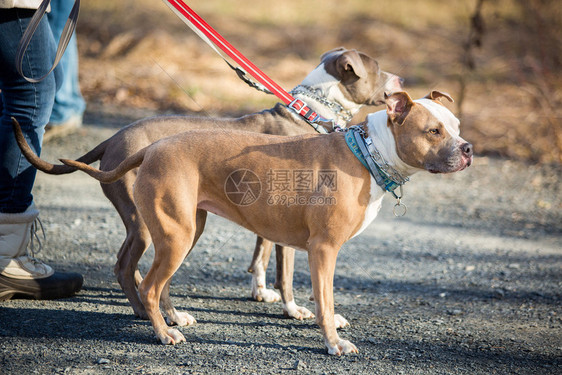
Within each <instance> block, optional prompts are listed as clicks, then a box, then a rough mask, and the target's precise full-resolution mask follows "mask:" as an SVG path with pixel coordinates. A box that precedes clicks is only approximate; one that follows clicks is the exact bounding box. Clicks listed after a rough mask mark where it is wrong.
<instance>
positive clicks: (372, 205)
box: [351, 176, 384, 238]
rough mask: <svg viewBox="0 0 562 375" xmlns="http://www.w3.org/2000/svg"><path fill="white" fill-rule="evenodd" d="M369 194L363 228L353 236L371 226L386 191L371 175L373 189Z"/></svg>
mask: <svg viewBox="0 0 562 375" xmlns="http://www.w3.org/2000/svg"><path fill="white" fill-rule="evenodd" d="M369 195H370V197H369V204H368V205H367V209H366V210H365V217H364V218H363V224H361V228H359V230H358V231H357V232H355V234H354V235H353V236H352V237H351V238H353V237H355V236H357V235H359V234H361V232H363V231H364V230H365V229H366V228H367V227H368V226H369V224H371V223H372V222H373V220H375V218H376V217H377V215H378V214H379V211H380V209H381V205H382V198H383V197H384V193H383V191H382V189H381V188H380V186H379V185H377V182H376V181H375V179H374V178H373V176H371V189H370V191H369Z"/></svg>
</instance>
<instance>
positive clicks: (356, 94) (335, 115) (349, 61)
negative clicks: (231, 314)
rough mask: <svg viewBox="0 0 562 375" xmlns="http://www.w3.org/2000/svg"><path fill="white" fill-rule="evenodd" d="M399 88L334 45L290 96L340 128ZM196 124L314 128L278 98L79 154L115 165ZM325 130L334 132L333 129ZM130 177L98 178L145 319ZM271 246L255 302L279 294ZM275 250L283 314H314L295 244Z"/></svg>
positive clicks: (159, 124)
mask: <svg viewBox="0 0 562 375" xmlns="http://www.w3.org/2000/svg"><path fill="white" fill-rule="evenodd" d="M399 90H401V79H400V78H399V77H397V76H395V75H392V74H389V73H386V72H384V71H381V70H380V69H379V66H378V63H377V62H376V61H375V60H374V59H372V58H371V57H369V56H367V55H365V54H363V53H361V52H358V51H355V50H346V49H344V48H338V49H335V50H332V51H329V52H327V53H325V54H324V55H323V56H322V58H321V63H320V65H319V66H318V67H317V68H316V69H314V71H312V72H311V73H310V74H309V75H308V76H307V77H306V78H305V79H304V80H303V82H302V84H301V85H299V86H297V87H296V88H295V92H294V96H295V97H297V98H300V99H302V100H304V101H305V102H306V103H307V104H308V105H309V107H311V108H312V109H313V110H314V111H315V112H317V113H319V114H320V115H322V116H324V117H325V118H330V119H335V120H336V122H337V123H338V124H339V125H340V126H342V127H345V126H346V124H347V122H348V121H350V120H351V117H352V116H353V115H354V114H355V113H356V112H357V111H358V110H359V108H360V107H361V106H362V105H364V104H366V105H378V104H382V103H384V92H385V91H389V92H393V91H399ZM194 129H213V130H215V131H216V132H221V131H222V130H225V129H239V130H247V131H254V132H260V133H266V134H277V135H297V134H305V133H314V132H315V131H314V129H313V128H312V127H311V126H310V125H308V124H307V123H306V122H305V121H303V120H302V119H301V118H300V117H299V116H297V115H295V114H294V113H293V112H292V111H291V110H289V109H287V107H285V106H283V105H281V104H278V105H276V106H275V107H274V108H272V109H269V110H266V111H263V112H259V113H255V114H251V115H247V116H244V117H241V118H238V119H227V118H224V119H213V118H202V117H194V116H160V117H154V118H148V119H144V120H140V121H138V122H135V123H133V124H131V125H129V126H127V127H125V128H123V129H121V130H120V131H119V132H118V133H116V134H115V135H114V136H112V137H111V138H109V139H108V140H106V141H104V142H102V143H101V144H100V145H98V146H97V147H95V148H94V149H93V150H92V151H90V152H88V153H87V154H85V155H84V156H82V157H80V158H79V159H78V160H79V161H82V162H85V163H88V164H90V163H93V162H94V161H96V160H100V168H101V169H102V170H109V169H113V168H115V167H116V166H117V165H118V164H119V163H120V162H122V161H123V160H125V159H126V158H127V157H128V156H130V155H132V154H134V153H135V152H137V151H139V150H140V149H142V148H143V147H146V146H148V145H149V144H151V143H153V142H155V141H157V140H159V139H161V138H164V137H167V136H170V135H173V134H178V133H182V132H185V131H188V130H194ZM327 130H328V131H332V129H331V128H330V129H327ZM19 144H20V147H21V148H22V151H23V152H24V154H25V156H26V157H27V159H28V160H29V161H30V162H31V164H33V165H34V166H35V167H37V168H38V169H39V170H41V171H43V172H46V173H49V174H65V173H71V172H74V171H75V170H76V169H75V168H72V167H68V166H65V165H52V164H49V163H46V162H44V161H43V160H41V159H39V158H38V157H37V156H36V155H35V154H34V153H33V152H32V151H31V149H29V147H28V146H27V144H26V143H25V139H24V138H23V137H19ZM135 179H136V171H131V172H129V173H127V174H126V175H125V176H124V177H123V178H122V179H120V180H119V181H117V182H115V183H113V184H110V185H104V184H102V189H103V192H104V194H105V195H106V197H107V198H108V199H109V200H110V201H111V202H112V203H113V205H114V206H115V208H116V209H117V211H118V212H119V215H120V216H121V219H122V220H123V223H124V224H125V228H126V231H127V237H126V239H125V241H124V242H123V245H122V246H121V249H120V250H119V255H118V260H117V263H116V265H115V274H116V276H117V280H118V281H119V284H120V285H121V288H122V289H123V291H124V292H125V295H126V296H127V298H128V299H129V302H130V303H131V306H132V307H133V310H134V313H135V315H137V316H139V317H141V318H145V319H147V318H148V315H147V314H146V312H145V309H144V307H143V305H142V304H141V302H140V300H139V297H138V295H137V290H136V285H138V283H140V281H141V280H142V278H141V276H140V273H139V272H138V271H136V269H137V263H138V261H139V259H140V257H141V256H142V254H143V253H144V252H145V250H146V249H147V248H148V246H149V245H150V243H151V239H150V234H149V232H148V229H147V228H146V226H145V225H144V223H143V221H142V220H141V219H140V215H139V213H138V211H137V209H136V207H135V205H134V202H133V195H132V192H133V183H134V181H135ZM205 217H206V212H204V211H201V212H200V217H199V220H200V221H205ZM271 246H272V244H271V242H270V241H267V240H264V239H263V238H261V237H258V240H257V243H256V247H255V251H254V258H253V261H252V265H251V266H250V268H249V271H250V272H253V277H252V296H253V297H254V299H256V300H258V301H267V302H274V301H278V300H279V295H278V294H277V293H276V292H275V291H273V290H269V289H266V288H265V276H266V273H265V272H266V269H267V265H268V261H269V256H270V254H271ZM276 253H277V276H276V283H275V286H276V288H278V289H279V290H280V291H281V296H282V298H283V312H284V314H285V315H287V316H290V317H293V318H296V319H302V318H310V317H312V316H313V315H312V313H311V312H310V311H309V310H308V309H306V308H304V307H300V306H297V305H296V304H295V302H294V299H293V293H292V275H293V259H294V250H293V249H290V248H286V247H285V248H284V247H282V246H277V247H276ZM135 279H136V280H135ZM162 306H163V307H164V310H165V311H166V312H167V314H168V319H169V321H170V323H176V324H178V325H185V324H189V323H191V321H189V320H186V317H184V316H182V315H181V314H179V315H178V314H177V313H176V311H175V310H174V308H173V306H172V305H171V302H170V299H169V298H168V291H167V290H165V291H164V293H163V294H162Z"/></svg>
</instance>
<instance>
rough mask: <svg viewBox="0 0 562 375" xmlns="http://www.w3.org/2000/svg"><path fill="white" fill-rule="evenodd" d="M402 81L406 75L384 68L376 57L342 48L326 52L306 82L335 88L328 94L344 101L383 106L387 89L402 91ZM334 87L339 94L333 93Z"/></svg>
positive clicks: (324, 89) (388, 90)
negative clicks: (385, 70) (387, 70)
mask: <svg viewBox="0 0 562 375" xmlns="http://www.w3.org/2000/svg"><path fill="white" fill-rule="evenodd" d="M402 81H403V80H402V78H400V77H398V76H396V75H394V74H391V73H387V72H384V71H382V70H381V69H380V68H379V64H378V63H377V61H376V60H375V59H373V58H372V57H370V56H368V55H366V54H364V53H362V52H359V51H357V50H354V49H352V50H348V49H345V48H343V47H340V48H336V49H333V50H331V51H328V52H326V53H324V54H323V55H322V57H321V62H320V65H318V67H316V69H314V71H313V72H312V73H310V74H309V75H308V76H307V77H306V78H305V79H304V80H303V82H302V84H303V85H308V86H311V87H318V88H320V89H322V90H323V91H325V92H326V91H332V92H328V94H329V95H332V96H334V98H333V99H335V100H338V101H340V102H342V103H343V102H344V101H349V102H353V103H355V104H359V105H380V104H384V95H385V92H389V93H392V92H396V91H402ZM334 88H337V90H338V91H339V93H335V92H333V90H334ZM338 96H340V97H338Z"/></svg>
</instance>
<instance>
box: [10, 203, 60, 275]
mask: <svg viewBox="0 0 562 375" xmlns="http://www.w3.org/2000/svg"><path fill="white" fill-rule="evenodd" d="M37 216H39V211H38V210H37V208H35V205H34V204H31V206H29V207H28V208H27V210H25V212H22V213H18V214H3V213H0V275H3V276H6V277H11V278H15V279H27V280H29V279H42V278H45V277H49V276H51V275H52V274H53V273H54V271H53V269H52V268H51V267H49V266H48V265H46V264H44V263H41V262H39V261H37V260H36V259H35V258H32V257H30V256H29V255H28V254H27V247H28V245H29V244H30V242H31V236H32V235H33V231H32V230H34V229H35V228H33V227H34V226H35V219H37Z"/></svg>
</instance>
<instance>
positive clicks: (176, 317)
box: [160, 210, 207, 326]
mask: <svg viewBox="0 0 562 375" xmlns="http://www.w3.org/2000/svg"><path fill="white" fill-rule="evenodd" d="M195 220H196V223H197V224H196V228H195V238H194V240H193V244H192V245H191V248H190V249H189V251H188V253H187V254H186V257H187V256H188V255H189V253H191V250H193V248H194V247H195V244H196V243H197V241H198V240H199V237H201V234H203V230H204V229H205V222H206V221H207V211H205V210H197V214H196V217H195ZM171 280H172V279H171V278H170V280H168V282H167V283H166V285H165V286H164V289H163V290H162V295H161V296H160V306H161V307H162V310H164V314H166V323H168V324H169V325H178V326H190V325H192V324H195V323H197V321H196V320H195V318H194V317H192V316H191V315H189V314H188V313H186V312H179V311H177V310H176V309H175V308H174V305H173V304H172V300H171V298H170V282H171Z"/></svg>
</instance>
